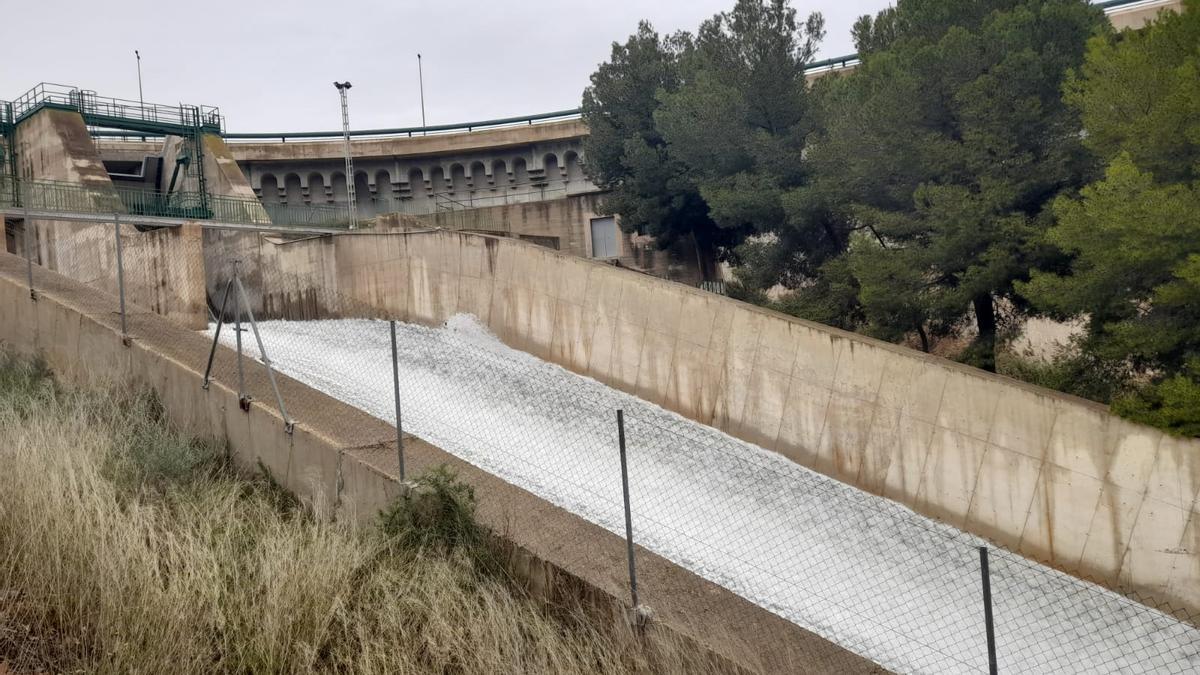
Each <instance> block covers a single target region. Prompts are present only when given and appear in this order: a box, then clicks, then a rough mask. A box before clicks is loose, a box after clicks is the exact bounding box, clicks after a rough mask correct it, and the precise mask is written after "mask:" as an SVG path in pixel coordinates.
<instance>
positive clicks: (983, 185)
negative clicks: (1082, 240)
mask: <svg viewBox="0 0 1200 675" xmlns="http://www.w3.org/2000/svg"><path fill="white" fill-rule="evenodd" d="M1102 21H1103V18H1102V16H1101V14H1100V12H1099V10H1097V9H1095V8H1092V7H1089V6H1087V5H1086V4H1084V3H1081V2H1075V1H1074V0H1053V1H1045V0H990V1H985V0H978V1H974V2H961V1H957V0H956V1H953V2H952V1H950V0H911V1H909V2H901V3H899V4H898V5H897V6H896V7H895V8H894V9H888V10H885V11H884V12H882V13H880V14H879V15H877V17H876V18H875V19H874V20H871V19H863V20H861V21H860V22H859V23H858V24H857V25H856V29H855V36H856V39H857V40H858V41H859V47H860V49H861V50H862V52H863V64H862V65H861V66H860V67H859V68H858V70H857V71H856V72H855V73H853V75H851V76H850V77H844V78H828V81H827V82H821V83H820V85H819V86H818V88H817V90H818V92H819V96H820V103H821V110H820V113H819V121H820V126H819V129H818V131H817V133H816V134H815V136H814V138H813V139H812V140H811V143H810V146H809V155H808V159H809V164H810V171H811V173H812V175H813V180H812V182H811V185H809V186H806V187H803V188H801V189H800V193H801V194H799V195H797V197H796V200H795V201H796V203H798V204H810V205H811V204H823V205H826V206H825V209H824V210H825V211H826V212H829V213H832V214H833V220H834V222H835V225H834V228H835V229H836V230H838V231H841V232H844V233H845V240H846V241H847V242H849V241H851V240H852V237H850V236H849V235H850V233H853V232H855V231H865V232H869V233H870V235H871V236H870V239H873V240H874V241H875V244H874V245H865V244H864V245H858V244H855V245H852V246H848V255H849V257H850V259H851V268H852V269H853V270H854V271H855V273H856V274H858V275H861V276H859V279H858V280H859V284H860V287H861V291H860V294H859V301H860V302H861V303H862V312H863V315H864V316H865V317H866V320H867V324H868V326H867V328H868V329H869V330H870V331H871V332H874V333H876V334H878V335H881V336H884V337H888V338H890V339H899V338H900V337H902V336H904V335H905V334H909V333H912V332H920V331H922V330H926V329H928V330H930V331H934V332H936V331H937V330H940V329H943V328H944V327H947V326H950V325H953V324H955V323H956V322H957V321H958V320H959V318H961V317H962V315H963V313H964V312H965V311H966V310H967V309H968V308H971V309H972V310H973V312H974V314H975V320H976V326H977V328H978V334H979V340H978V342H979V344H978V345H977V346H976V350H975V351H976V352H978V354H977V357H976V359H975V360H976V362H977V363H979V364H980V365H981V366H983V367H992V365H993V358H994V357H993V356H992V355H993V353H994V344H995V340H996V330H997V325H996V324H997V320H998V319H997V316H996V310H995V306H996V300H997V299H999V298H1008V299H1013V298H1014V294H1013V283H1014V282H1015V281H1018V280H1021V279H1023V278H1024V277H1025V276H1026V275H1027V274H1028V270H1029V269H1030V267H1031V266H1034V265H1037V264H1039V263H1040V261H1041V260H1042V258H1043V257H1044V256H1045V255H1046V253H1047V251H1046V250H1045V248H1044V247H1043V246H1042V245H1041V243H1040V240H1039V235H1040V233H1041V232H1042V231H1043V230H1044V229H1045V228H1046V227H1047V226H1048V224H1049V218H1048V217H1047V214H1046V213H1045V207H1046V205H1047V204H1048V203H1049V201H1050V200H1051V199H1052V198H1053V197H1054V196H1055V195H1056V194H1057V193H1058V192H1059V191H1060V190H1062V189H1064V188H1068V189H1069V188H1071V187H1077V186H1079V185H1082V184H1083V182H1084V180H1085V178H1086V176H1087V175H1088V174H1089V170H1090V168H1091V164H1090V162H1089V160H1088V157H1087V156H1086V153H1085V152H1084V148H1083V147H1082V144H1081V142H1080V140H1079V134H1078V132H1077V130H1078V115H1077V114H1076V113H1075V112H1074V111H1073V110H1072V109H1070V108H1068V107H1067V106H1066V105H1064V104H1063V102H1062V100H1061V93H1060V92H1061V88H1062V85H1063V82H1064V80H1065V77H1066V73H1067V71H1068V70H1069V69H1070V68H1073V67H1077V66H1078V65H1079V64H1080V63H1081V62H1082V59H1083V54H1084V48H1085V44H1086V41H1087V39H1088V37H1089V36H1090V35H1092V34H1093V33H1094V32H1096V31H1098V30H1101V28H1100V27H1101V26H1102V25H1103V24H1102ZM818 213H819V216H820V218H821V219H822V220H828V218H829V216H828V215H826V214H825V213H820V212H818ZM1017 302H1018V303H1019V302H1020V300H1019V299H1018V300H1017Z"/></svg>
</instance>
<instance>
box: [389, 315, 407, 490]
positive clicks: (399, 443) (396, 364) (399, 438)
mask: <svg viewBox="0 0 1200 675" xmlns="http://www.w3.org/2000/svg"><path fill="white" fill-rule="evenodd" d="M389 323H390V325H391V331H392V393H393V394H394V395H395V400H396V459H397V460H399V462H400V480H401V481H403V480H404V427H403V425H402V424H401V422H400V358H399V354H397V352H396V322H395V321H390V322H389Z"/></svg>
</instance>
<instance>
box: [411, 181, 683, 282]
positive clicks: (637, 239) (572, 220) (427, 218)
mask: <svg viewBox="0 0 1200 675" xmlns="http://www.w3.org/2000/svg"><path fill="white" fill-rule="evenodd" d="M601 198H602V197H601V195H600V194H599V193H594V192H593V193H588V194H580V195H572V196H569V197H565V198H562V199H549V200H545V201H534V202H528V203H517V204H505V205H498V206H487V207H480V208H471V209H460V210H453V211H446V210H444V211H439V212H437V213H431V214H424V215H414V216H412V217H413V218H414V219H416V220H417V221H418V222H421V223H425V224H427V225H429V226H432V227H438V228H442V229H446V230H456V231H466V232H477V233H488V234H504V235H507V236H512V237H516V238H518V239H522V238H527V237H533V238H535V239H529V240H530V241H534V243H538V244H540V245H546V243H548V242H545V241H544V239H543V240H538V239H536V238H552V239H553V240H554V241H555V242H556V244H557V246H556V247H551V248H556V250H559V251H562V252H563V253H568V254H570V255H574V256H579V257H581V258H591V257H593V252H592V236H591V221H592V219H593V218H599V217H602V216H603V215H604V214H602V212H601V209H600V199H601ZM617 242H618V243H617V246H618V249H619V251H618V252H619V255H618V256H617V257H616V258H614V259H612V260H610V261H609V262H611V263H613V264H617V265H621V266H624V267H629V268H631V269H635V270H638V271H640V272H645V273H647V274H653V275H654V276H658V277H662V278H664V279H670V280H672V281H678V282H680V283H686V284H691V285H696V284H698V283H699V282H700V280H701V274H700V270H699V266H698V263H697V258H696V251H695V250H694V248H692V247H691V246H689V245H688V243H687V242H683V241H681V242H679V243H678V244H677V245H676V246H674V247H672V248H670V249H660V248H658V247H657V246H656V245H655V244H654V240H653V239H652V238H650V237H642V236H638V235H634V234H630V233H628V232H624V231H622V230H620V229H618V230H617Z"/></svg>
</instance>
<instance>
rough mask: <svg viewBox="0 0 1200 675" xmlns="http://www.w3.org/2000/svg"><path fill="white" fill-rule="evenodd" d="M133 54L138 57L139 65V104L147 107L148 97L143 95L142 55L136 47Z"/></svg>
mask: <svg viewBox="0 0 1200 675" xmlns="http://www.w3.org/2000/svg"><path fill="white" fill-rule="evenodd" d="M133 55H134V56H136V57H137V66H138V104H139V105H141V106H142V107H143V108H145V107H146V99H145V98H144V97H143V96H142V55H141V54H139V53H138V50H136V49H135V50H133Z"/></svg>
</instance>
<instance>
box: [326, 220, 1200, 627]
mask: <svg viewBox="0 0 1200 675" xmlns="http://www.w3.org/2000/svg"><path fill="white" fill-rule="evenodd" d="M323 245H327V244H323ZM332 248H333V254H334V256H335V258H336V261H335V265H334V267H335V269H336V288H337V291H338V293H339V294H341V295H343V296H350V297H354V298H357V299H360V300H362V301H363V302H367V303H369V304H372V305H374V306H377V307H381V308H383V309H386V310H387V311H388V312H390V313H392V314H393V315H395V316H397V317H399V318H404V319H407V320H411V321H418V322H423V323H429V324H436V323H440V322H442V321H445V320H446V319H447V318H449V317H450V316H452V315H453V314H455V313H459V312H465V313H470V314H474V315H476V316H478V317H480V318H481V319H482V320H483V321H484V322H485V323H486V324H487V325H488V326H489V327H490V328H491V330H492V331H493V332H495V333H496V334H497V335H498V336H499V337H500V338H501V339H502V340H504V342H506V343H507V344H509V345H511V346H513V347H516V348H518V349H522V350H525V351H527V352H530V353H532V354H535V355H537V356H539V357H541V358H544V359H546V360H549V361H552V362H555V363H558V364H561V365H563V366H565V367H567V368H569V369H571V370H573V371H575V372H578V373H581V374H584V375H588V376H590V377H593V378H595V379H597V380H600V381H602V382H605V383H607V384H610V385H612V386H614V387H617V388H619V389H622V390H625V391H628V392H632V393H635V394H637V395H638V396H641V397H642V398H645V399H647V400H649V401H652V402H654V403H657V404H659V405H662V406H663V407H665V408H669V409H671V410H674V411H676V412H679V413H681V414H683V415H686V416H688V417H690V418H692V419H695V420H698V421H700V422H703V423H706V424H711V425H713V426H715V427H717V428H720V429H723V430H725V431H727V432H729V433H731V434H733V435H735V436H738V437H740V438H743V439H745V440H748V441H751V442H753V443H757V444H759V445H761V446H763V447H765V448H769V449H772V450H774V451H776V452H779V453H780V454H783V455H784V456H786V457H789V458H791V459H793V460H794V461H796V462H798V463H800V464H803V465H805V466H808V467H811V468H813V469H816V470H818V471H821V472H822V473H825V474H827V475H830V476H833V477H835V478H838V479H840V480H842V481H844V482H847V483H850V484H852V485H856V486H858V487H860V488H862V489H864V490H867V491H870V492H873V493H876V494H880V495H883V496H885V497H888V498H891V499H894V500H896V501H898V502H901V503H903V504H906V505H908V506H911V507H912V508H914V509H915V510H917V511H920V512H922V513H924V514H927V515H930V516H934V517H936V518H939V519H941V520H944V521H946V522H948V523H951V524H953V525H955V526H956V527H960V528H963V529H966V530H968V531H971V532H975V533H978V534H981V535H984V536H986V537H988V538H990V539H992V540H994V541H996V542H998V543H1000V544H1002V545H1004V546H1006V547H1009V548H1011V549H1013V550H1017V551H1019V552H1021V553H1023V554H1025V555H1027V556H1030V557H1033V558H1036V559H1039V560H1043V561H1046V562H1048V563H1049V564H1051V565H1054V566H1056V567H1058V568H1060V569H1063V570H1066V571H1069V572H1072V573H1075V574H1078V575H1082V576H1085V577H1088V578H1090V579H1093V580H1095V581H1097V582H1098V583H1101V584H1103V585H1106V586H1109V587H1112V588H1117V589H1122V590H1126V591H1137V592H1139V593H1141V594H1144V595H1147V596H1150V597H1153V598H1156V599H1159V600H1167V601H1170V602H1171V603H1173V604H1175V605H1177V606H1183V607H1187V608H1189V609H1191V610H1192V611H1200V503H1198V501H1197V499H1198V497H1197V492H1198V490H1200V441H1197V440H1195V439H1181V438H1175V437H1172V436H1169V435H1166V434H1164V433H1162V432H1161V431H1158V430H1155V429H1151V428H1149V427H1144V426H1140V425H1137V424H1133V423H1131V422H1128V421H1126V420H1123V419H1120V418H1118V417H1115V416H1113V415H1110V414H1109V413H1108V412H1107V411H1106V410H1105V408H1104V407H1103V406H1100V405H1097V404H1095V403H1091V402H1088V401H1084V400H1082V399H1078V398H1074V397H1070V396H1066V395H1063V394H1059V393H1057V392H1052V391H1049V390H1045V389H1040V388H1037V387H1033V386H1030V385H1027V384H1024V383H1020V382H1017V381H1014V380H1011V379H1007V378H1004V377H1000V376H996V375H992V374H989V373H985V372H983V371H979V370H976V369H972V368H968V367H965V366H962V365H960V364H956V363H953V362H950V361H947V360H944V359H940V358H936V357H931V356H928V355H925V354H922V353H920V352H916V351H913V350H909V349H905V348H902V347H898V346H895V345H891V344H887V343H883V342H879V341H876V340H871V339H868V338H865V337H863V336H860V335H855V334H852V333H847V332H843V331H839V330H836V329H833V328H829V327H826V326H821V325H818V324H814V323H810V322H806V321H801V320H798V319H794V318H792V317H788V316H784V315H781V314H777V313H774V312H770V311H766V310H763V309H760V308H758V307H754V306H751V305H747V304H744V303H740V302H736V301H733V300H730V299H728V298H725V297H722V296H718V295H713V294H709V293H705V292H703V291H699V290H696V289H693V288H690V287H687V286H684V285H681V284H674V283H671V282H667V281H662V280H659V279H656V278H653V277H649V276H646V275H641V274H637V273H633V272H630V271H628V270H622V269H618V268H614V267H612V266H608V265H603V264H598V263H595V262H592V261H587V260H582V259H579V258H575V257H571V256H567V255H563V254H560V253H556V252H554V251H550V250H547V249H545V248H542V247H538V246H534V245H531V244H525V243H522V242H518V241H514V240H511V239H503V238H495V237H483V236H477V235H469V234H462V233H452V232H445V231H438V232H433V233H426V234H411V235H370V234H361V235H346V236H338V237H334V238H333V241H332Z"/></svg>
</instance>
